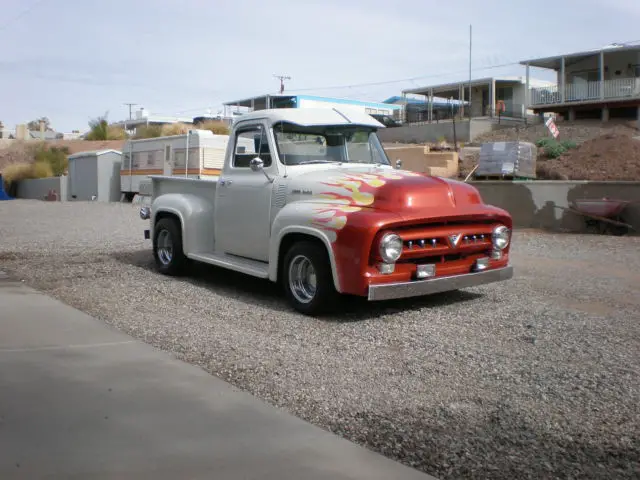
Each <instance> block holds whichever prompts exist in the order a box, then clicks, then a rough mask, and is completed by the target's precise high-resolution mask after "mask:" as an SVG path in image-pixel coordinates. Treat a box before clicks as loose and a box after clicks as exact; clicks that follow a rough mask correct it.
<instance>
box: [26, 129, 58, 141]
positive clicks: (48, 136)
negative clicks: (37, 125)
mask: <svg viewBox="0 0 640 480" xmlns="http://www.w3.org/2000/svg"><path fill="white" fill-rule="evenodd" d="M28 132H29V136H30V137H31V138H35V139H38V140H39V139H41V138H42V134H43V133H44V139H45V140H55V139H56V138H59V136H62V133H58V132H54V131H53V130H45V131H44V132H41V131H40V130H29V131H28Z"/></svg>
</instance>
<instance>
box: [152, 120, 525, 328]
mask: <svg viewBox="0 0 640 480" xmlns="http://www.w3.org/2000/svg"><path fill="white" fill-rule="evenodd" d="M380 128H384V126H383V125H382V124H380V123H379V122H377V121H376V120H375V119H374V118H372V117H371V116H370V115H368V114H365V113H363V112H362V113H361V112H357V111H351V110H347V109H336V108H333V109H328V108H326V109H324V108H323V109H274V110H261V111H256V112H252V113H250V114H246V115H243V116H241V117H239V118H238V119H237V120H236V122H235V123H234V125H233V128H232V131H231V133H230V138H229V143H228V146H227V150H226V155H225V160H224V165H223V167H222V171H221V173H220V176H219V177H218V178H217V179H216V180H206V181H205V180H199V179H191V178H180V177H167V176H152V177H151V180H152V184H153V188H152V198H151V205H150V207H143V208H142V209H141V213H140V214H141V217H142V218H143V219H145V220H146V219H148V220H149V221H150V228H149V229H147V230H145V237H146V238H148V239H151V240H152V244H153V253H154V257H155V260H156V264H157V267H158V269H159V270H160V271H161V272H163V273H166V274H169V275H176V274H184V273H187V272H188V266H189V264H190V263H191V262H193V261H199V262H205V263H210V264H213V265H218V266H221V267H224V268H228V269H231V270H236V271H239V272H243V273H246V274H249V275H253V276H256V277H260V278H264V279H268V280H271V281H274V282H279V283H281V284H282V286H283V288H284V291H285V294H286V296H287V298H288V300H289V301H290V303H291V304H292V306H293V307H294V308H295V309H296V310H298V311H300V312H302V313H305V314H309V315H315V314H319V313H322V312H324V311H326V310H328V309H329V308H330V307H332V306H334V305H335V302H334V300H335V299H336V298H337V297H338V296H339V295H341V294H350V295H359V296H364V297H366V298H368V299H369V300H383V299H391V298H405V297H411V296H416V295H426V294H432V293H438V292H442V291H446V290H455V289H459V288H466V287H471V286H475V285H480V284H485V283H489V282H495V281H500V280H506V279H508V278H511V276H512V274H513V270H512V267H511V266H510V264H509V250H510V238H511V228H512V221H511V217H510V215H509V214H508V213H507V212H506V211H504V210H502V209H499V208H497V207H494V206H490V205H486V204H484V203H483V202H482V199H481V197H480V194H479V192H478V191H477V189H475V188H474V187H473V186H471V185H468V184H466V183H463V182H458V181H455V180H449V179H442V178H439V177H432V176H428V175H425V174H421V173H416V172H411V171H405V170H401V169H400V168H397V167H399V165H396V168H394V166H392V164H391V161H390V160H389V158H388V157H387V155H386V153H385V150H384V148H383V147H382V144H381V143H380V141H379V139H378V136H377V134H376V132H377V130H378V129H380Z"/></svg>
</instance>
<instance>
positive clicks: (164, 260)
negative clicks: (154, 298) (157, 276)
mask: <svg viewBox="0 0 640 480" xmlns="http://www.w3.org/2000/svg"><path fill="white" fill-rule="evenodd" d="M153 257H154V259H155V261H156V267H157V269H158V270H159V271H160V273H163V274H165V275H179V274H181V273H182V272H183V271H184V269H185V267H186V265H187V260H188V259H187V257H186V256H185V254H184V251H183V249H182V232H181V229H180V223H179V222H178V221H177V220H175V219H173V218H167V217H165V218H161V219H160V220H158V222H157V223H156V225H155V228H154V233H153Z"/></svg>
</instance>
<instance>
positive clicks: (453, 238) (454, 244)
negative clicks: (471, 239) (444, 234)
mask: <svg viewBox="0 0 640 480" xmlns="http://www.w3.org/2000/svg"><path fill="white" fill-rule="evenodd" d="M461 238H462V234H461V233H458V234H456V235H449V243H451V246H452V247H457V246H458V243H459V242H460V239H461Z"/></svg>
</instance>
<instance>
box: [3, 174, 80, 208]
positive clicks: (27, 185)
mask: <svg viewBox="0 0 640 480" xmlns="http://www.w3.org/2000/svg"><path fill="white" fill-rule="evenodd" d="M67 178H68V177H67V176H63V177H47V178H36V179H32V180H21V181H20V182H18V191H17V193H16V198H27V199H33V200H44V198H45V197H46V196H47V194H48V193H49V190H55V191H56V193H57V194H58V200H59V201H62V202H64V201H66V200H67Z"/></svg>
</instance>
